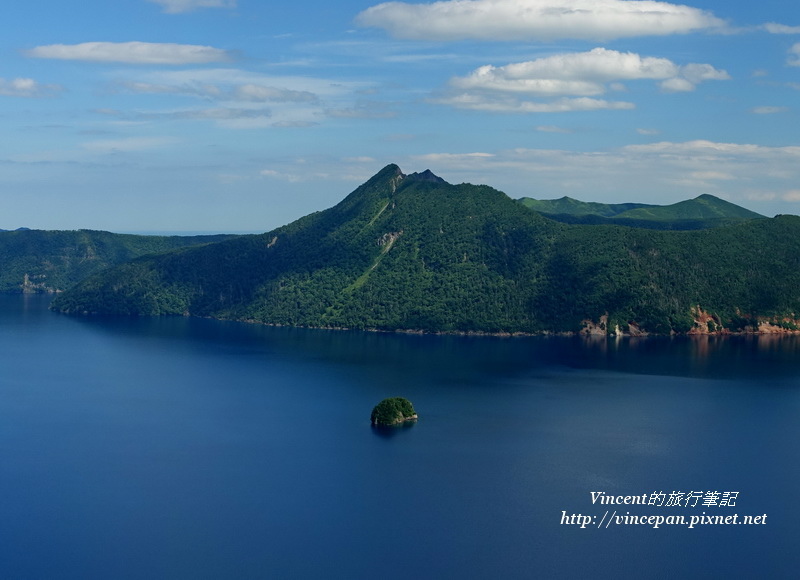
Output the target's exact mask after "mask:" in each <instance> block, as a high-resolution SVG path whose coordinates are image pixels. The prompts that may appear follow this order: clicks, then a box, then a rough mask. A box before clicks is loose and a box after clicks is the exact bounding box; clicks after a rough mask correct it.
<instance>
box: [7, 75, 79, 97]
mask: <svg viewBox="0 0 800 580" xmlns="http://www.w3.org/2000/svg"><path fill="white" fill-rule="evenodd" d="M63 90H64V87H62V86H60V85H43V84H41V83H38V82H36V81H35V80H33V79H28V78H16V79H11V80H6V79H3V78H0V96H3V97H27V98H32V97H48V96H53V95H55V94H57V93H60V92H61V91H63Z"/></svg>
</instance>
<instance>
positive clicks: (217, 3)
mask: <svg viewBox="0 0 800 580" xmlns="http://www.w3.org/2000/svg"><path fill="white" fill-rule="evenodd" d="M147 1H148V2H153V3H154V4H161V5H162V6H163V7H164V12H166V13H167V14H181V13H183V12H191V11H193V10H197V9H198V8H236V0H147Z"/></svg>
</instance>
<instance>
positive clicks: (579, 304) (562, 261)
mask: <svg viewBox="0 0 800 580" xmlns="http://www.w3.org/2000/svg"><path fill="white" fill-rule="evenodd" d="M799 265H800V218H796V217H793V216H784V217H780V218H774V219H771V220H769V219H762V220H750V221H746V222H743V223H741V224H739V225H736V226H731V227H723V228H716V229H709V230H702V231H695V232H670V231H656V230H647V229H635V228H628V227H619V226H602V227H589V226H570V225H566V224H562V223H558V222H555V221H552V220H549V219H546V218H544V217H542V216H540V215H539V214H537V213H535V212H531V211H530V210H528V209H526V208H525V207H523V206H522V205H521V204H519V203H518V202H515V201H513V200H511V199H510V198H508V197H507V196H506V195H505V194H503V193H502V192H499V191H497V190H495V189H492V188H490V187H487V186H475V185H469V184H462V185H451V184H448V183H445V182H443V181H442V180H441V179H439V178H436V176H434V175H433V174H431V173H430V172H424V173H422V174H411V175H403V174H402V172H401V171H400V169H399V168H398V167H397V166H395V165H390V166H388V167H386V168H384V169H383V170H382V171H381V172H380V173H378V174H377V175H376V176H375V177H373V178H372V179H370V180H369V181H368V182H367V183H365V184H364V185H362V186H361V187H359V188H358V189H356V190H355V191H354V192H353V193H351V194H350V195H349V196H347V197H346V198H345V199H344V200H343V201H342V202H340V203H339V204H337V205H336V206H334V207H332V208H330V209H328V210H325V211H322V212H317V213H314V214H311V215H309V216H306V217H304V218H302V219H300V220H297V221H296V222H294V223H292V224H289V225H287V226H284V227H282V228H278V229H276V230H274V231H272V232H268V233H266V234H263V235H259V236H243V237H240V238H236V239H233V240H230V241H225V242H221V243H218V244H213V245H209V246H205V247H195V248H186V249H181V250H177V251H174V252H170V253H166V254H162V255H157V256H148V257H144V258H139V259H137V260H134V261H132V262H130V263H127V264H124V265H122V266H119V267H117V268H115V269H112V270H110V271H108V272H105V273H102V274H99V275H96V276H93V277H91V278H89V279H87V280H86V281H84V282H83V283H81V284H79V285H78V286H77V287H76V288H75V289H73V290H71V291H68V292H65V293H64V294H62V295H61V296H60V297H59V298H57V300H56V301H55V302H54V308H56V309H59V310H61V311H63V312H72V313H83V312H86V313H89V312H92V313H104V314H136V315H156V314H189V315H197V316H212V317H217V318H227V319H237V320H252V321H258V322H263V323H269V324H285V325H296V326H314V327H336V328H361V329H385V330H397V329H405V330H421V331H430V332H434V331H435V332H441V331H445V332H447V331H480V332H495V333H496V332H543V331H552V332H561V331H577V330H580V329H581V327H582V326H583V325H584V324H585V323H586V321H587V320H591V321H595V322H598V321H599V320H600V319H601V318H603V319H604V320H605V328H606V329H613V328H615V327H617V326H619V327H620V328H621V329H622V330H626V329H628V328H630V329H644V330H646V331H650V332H657V333H668V332H671V331H678V332H686V331H689V330H691V329H692V327H693V325H694V322H693V317H696V316H695V314H696V313H697V312H698V310H697V308H698V306H699V307H700V308H702V309H703V311H705V312H711V313H713V315H714V316H716V318H715V320H716V324H718V325H719V326H722V327H725V328H730V329H737V328H741V327H742V326H743V325H745V324H752V321H753V319H754V318H755V317H757V316H761V317H770V318H771V319H773V320H775V321H782V320H783V319H784V318H791V319H794V318H795V317H794V313H795V312H800V290H798V289H800V268H798V266H799ZM693 312H694V313H695V314H693ZM791 324H794V323H793V322H792V323H791ZM629 325H632V326H629Z"/></svg>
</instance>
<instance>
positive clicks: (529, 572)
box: [0, 296, 800, 579]
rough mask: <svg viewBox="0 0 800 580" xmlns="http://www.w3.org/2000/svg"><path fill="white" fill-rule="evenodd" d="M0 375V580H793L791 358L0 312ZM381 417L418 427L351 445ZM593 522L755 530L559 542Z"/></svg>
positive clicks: (717, 343)
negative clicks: (409, 418) (661, 521)
mask: <svg viewBox="0 0 800 580" xmlns="http://www.w3.org/2000/svg"><path fill="white" fill-rule="evenodd" d="M0 365H2V366H1V367H0V577H2V578H82V579H85V578H318V577H323V576H325V577H331V578H390V579H392V578H408V577H417V578H535V577H542V578H574V577H581V576H587V577H599V578H642V577H644V578H668V577H685V578H721V577H734V578H749V577H753V578H755V577H760V578H795V577H797V569H798V565H800V556H799V555H798V554H799V553H800V551H798V550H797V548H796V543H797V538H798V532H797V530H798V523H800V498H799V497H798V495H797V488H798V483H800V473H799V471H800V461H798V460H800V444H798V442H800V342H798V341H797V340H794V339H792V338H785V339H782V340H770V339H766V338H731V339H726V340H720V339H698V340H690V339H679V340H678V339H674V340H669V339H663V340H661V339H649V340H621V341H617V342H615V341H613V340H605V339H604V340H597V341H583V340H579V339H563V338H549V339H548V338H530V339H498V338H470V337H430V336H405V335H392V334H376V333H356V332H352V333H351V332H326V331H311V330H297V329H280V328H279V329H275V328H265V327H260V326H253V325H245V324H237V323H224V322H217V321H210V320H199V319H182V318H169V319H142V320H130V319H81V318H71V317H66V316H61V315H57V314H54V313H51V312H49V311H48V310H47V298H45V297H38V296H28V297H23V296H0ZM388 396H405V397H407V398H409V399H411V400H412V401H413V403H414V405H415V406H416V408H417V410H418V411H419V413H420V415H421V419H420V421H419V422H418V423H417V424H416V425H414V426H412V427H409V428H404V429H399V430H393V431H389V432H386V431H376V430H373V429H372V428H371V427H370V425H369V413H370V411H371V409H372V407H373V406H374V405H375V404H376V403H377V402H378V401H380V400H381V399H382V398H384V397H388ZM591 491H605V492H606V493H608V494H613V495H641V494H643V493H647V494H650V493H652V492H654V491H663V492H664V493H665V494H669V493H670V492H672V491H682V492H685V493H688V492H691V491H703V492H705V491H719V492H720V493H722V492H739V495H738V498H737V500H736V506H735V507H718V506H714V507H703V506H702V505H698V506H697V507H695V508H691V507H679V508H667V507H656V506H649V507H648V506H625V505H622V506H600V505H592V503H591V497H590V492H591ZM607 509H610V510H614V509H617V511H618V513H619V514H624V513H626V512H630V514H634V515H681V514H682V515H684V516H685V517H686V518H687V520H688V518H689V517H690V516H692V515H700V514H702V512H703V511H705V512H706V514H710V515H732V514H734V513H737V514H739V518H740V519H741V518H742V517H743V516H744V515H762V514H767V520H766V521H767V523H766V524H765V525H750V526H746V525H738V526H736V525H728V526H725V525H704V526H703V525H700V526H697V527H696V528H694V529H688V528H687V527H686V526H663V527H660V528H658V529H653V528H652V527H650V526H646V525H645V526H643V525H611V526H610V527H608V528H605V527H603V528H602V529H598V528H597V526H596V525H591V526H589V527H586V528H585V529H581V528H580V527H579V526H577V525H562V524H561V523H560V522H561V519H562V511H566V512H567V514H568V515H571V514H573V513H574V514H578V513H580V514H582V515H590V516H596V517H597V521H598V522H599V520H600V518H601V517H602V516H603V515H604V513H605V511H606V510H607Z"/></svg>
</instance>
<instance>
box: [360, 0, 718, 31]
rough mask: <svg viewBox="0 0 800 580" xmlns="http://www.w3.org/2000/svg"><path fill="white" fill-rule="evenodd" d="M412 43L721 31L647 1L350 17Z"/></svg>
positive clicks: (705, 18)
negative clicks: (411, 40) (414, 40)
mask: <svg viewBox="0 0 800 580" xmlns="http://www.w3.org/2000/svg"><path fill="white" fill-rule="evenodd" d="M356 22H357V23H358V24H359V25H361V26H368V27H376V28H383V29H385V30H387V31H388V32H389V33H390V34H392V35H393V36H396V37H400V38H409V39H418V40H445V41H447V40H463V39H471V40H493V41H509V40H510V41H518V40H527V41H531V40H533V41H538V40H553V39H565V38H573V39H583V40H610V39H615V38H627V37H635V36H663V35H669V34H685V33H689V32H694V31H698V30H706V29H712V28H721V27H723V26H724V24H725V23H724V22H723V21H722V20H720V19H719V18H716V17H715V16H714V15H713V14H711V13H710V12H707V11H704V10H699V9H697V8H692V7H689V6H681V5H676V4H670V3H667V2H656V1H651V0H642V1H636V0H449V1H441V2H434V3H431V4H407V3H405V2H387V3H384V4H378V5H377V6H372V7H371V8H368V9H367V10H365V11H363V12H361V13H360V14H359V15H358V16H357V17H356Z"/></svg>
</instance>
